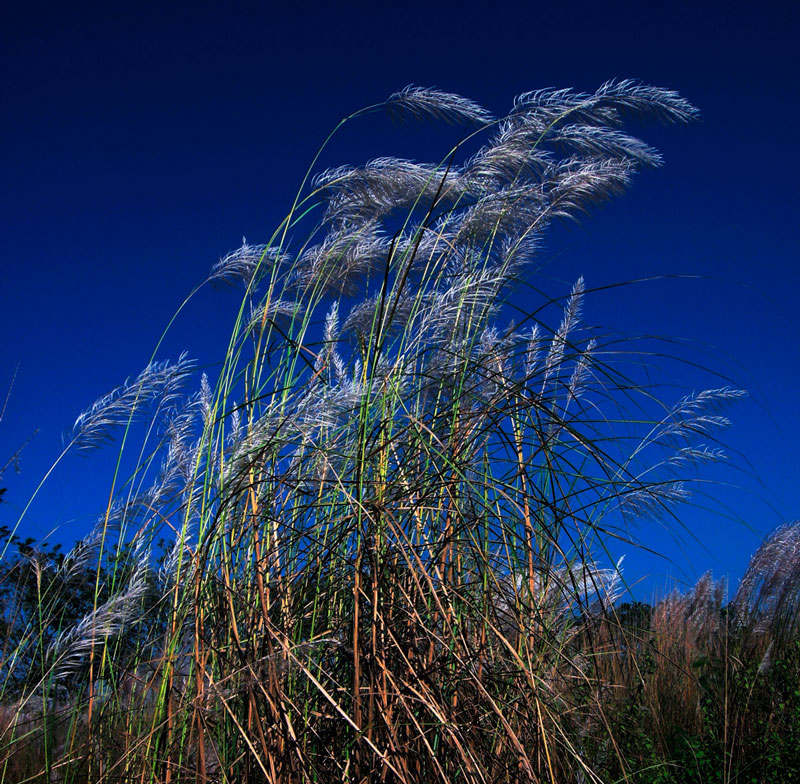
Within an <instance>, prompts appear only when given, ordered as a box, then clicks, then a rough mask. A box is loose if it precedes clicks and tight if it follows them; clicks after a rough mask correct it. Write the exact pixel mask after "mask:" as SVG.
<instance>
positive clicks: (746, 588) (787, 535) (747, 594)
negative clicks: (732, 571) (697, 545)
mask: <svg viewBox="0 0 800 784" xmlns="http://www.w3.org/2000/svg"><path fill="white" fill-rule="evenodd" d="M731 606H732V607H733V609H734V612H735V616H736V618H737V620H738V621H739V622H740V623H744V624H748V625H750V626H751V627H752V628H754V630H755V631H757V632H758V631H760V632H765V631H767V630H770V629H771V630H772V631H773V633H776V634H778V635H782V636H784V637H785V638H787V639H788V638H790V637H791V634H792V633H794V631H795V630H796V629H797V628H798V625H800V522H793V523H786V524H785V525H782V526H780V527H779V528H778V529H777V530H775V531H774V532H773V533H772V534H771V535H770V536H769V537H767V539H766V540H765V541H764V542H763V544H762V545H761V546H760V547H759V548H758V550H756V552H755V553H754V555H753V557H752V558H751V559H750V564H749V566H748V567H747V570H746V571H745V573H744V576H743V577H742V581H741V583H740V584H739V588H738V590H737V591H736V595H735V596H734V598H733V601H732V602H731Z"/></svg>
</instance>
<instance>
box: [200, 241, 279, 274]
mask: <svg viewBox="0 0 800 784" xmlns="http://www.w3.org/2000/svg"><path fill="white" fill-rule="evenodd" d="M279 259H282V260H284V261H285V260H286V258H285V254H284V253H283V252H282V251H281V249H280V248H273V247H270V246H269V245H249V244H248V242H247V240H246V239H245V238H244V237H242V245H241V247H239V248H237V249H236V250H234V251H231V252H230V253H228V254H227V255H226V256H224V257H223V258H221V259H220V260H219V261H218V262H217V263H216V264H215V265H214V266H213V267H212V268H211V274H210V275H209V277H208V279H209V281H211V282H215V283H228V284H233V283H243V284H244V285H245V286H251V285H255V284H257V283H258V280H259V279H260V278H262V277H263V276H264V275H265V273H266V272H267V270H269V269H270V266H271V265H273V264H275V263H276V262H277V261H278V260H279Z"/></svg>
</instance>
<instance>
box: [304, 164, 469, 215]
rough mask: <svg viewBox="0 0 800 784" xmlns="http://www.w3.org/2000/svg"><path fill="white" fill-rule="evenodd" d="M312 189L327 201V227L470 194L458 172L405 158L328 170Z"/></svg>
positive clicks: (453, 199)
mask: <svg viewBox="0 0 800 784" xmlns="http://www.w3.org/2000/svg"><path fill="white" fill-rule="evenodd" d="M313 185H314V187H315V189H319V190H321V191H323V192H324V193H325V195H326V197H327V199H328V206H327V209H326V210H325V217H324V220H325V221H326V222H328V223H336V222H342V221H352V220H356V219H359V220H368V219H371V218H378V217H381V216H383V215H387V214H389V213H390V212H391V211H392V210H394V209H397V208H401V207H403V208H410V207H413V206H414V205H416V204H418V205H420V206H421V207H422V208H423V209H426V208H428V207H429V206H430V205H431V203H432V201H433V199H434V198H437V203H452V202H453V201H457V200H458V199H459V198H460V197H462V196H463V195H464V194H465V193H467V187H466V181H465V180H464V179H463V178H461V177H460V175H459V173H458V172H456V171H454V170H452V169H451V170H450V171H447V170H445V169H444V168H443V167H438V166H432V165H430V164H421V163H415V162H413V161H408V160H403V159H402V158H376V159H375V160H373V161H370V162H369V163H367V164H366V165H365V166H360V167H357V168H353V167H349V166H342V167H339V168H337V169H329V170H327V171H325V172H322V174H319V175H317V176H316V177H315V178H314V181H313ZM437 194H438V197H437Z"/></svg>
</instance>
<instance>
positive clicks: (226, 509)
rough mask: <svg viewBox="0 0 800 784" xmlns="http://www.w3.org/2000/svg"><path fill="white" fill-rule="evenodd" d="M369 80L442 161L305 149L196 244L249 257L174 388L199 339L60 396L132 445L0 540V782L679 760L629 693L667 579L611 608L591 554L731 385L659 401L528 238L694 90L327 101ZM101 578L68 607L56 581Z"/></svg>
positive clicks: (599, 183)
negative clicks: (439, 148)
mask: <svg viewBox="0 0 800 784" xmlns="http://www.w3.org/2000/svg"><path fill="white" fill-rule="evenodd" d="M384 108H387V109H389V110H391V111H392V112H393V113H394V114H395V115H396V116H397V117H398V118H401V119H402V118H409V117H410V118H412V119H419V118H432V119H436V120H444V121H448V122H451V123H453V124H455V125H457V126H460V127H461V128H462V130H461V131H460V140H459V141H458V142H457V143H456V144H455V145H454V146H453V147H452V149H451V150H450V151H448V152H447V154H446V155H445V156H443V158H442V160H441V161H440V162H438V163H435V164H420V163H416V162H413V161H409V160H404V159H399V158H379V159H375V160H372V161H369V162H367V163H366V164H363V165H360V166H343V167H339V168H335V169H329V170H327V171H324V172H322V173H319V174H315V175H314V176H311V173H310V174H309V176H308V177H307V178H306V180H305V181H304V183H303V185H302V188H301V190H300V192H299V194H298V196H297V198H296V200H295V203H294V205H293V206H292V209H291V211H290V212H289V214H288V215H287V217H286V218H285V219H284V221H283V222H282V223H281V225H280V226H279V227H278V228H277V230H276V231H275V233H274V234H273V236H272V237H271V238H270V240H269V242H268V243H266V244H264V245H249V244H247V243H244V244H243V246H242V247H241V248H239V249H238V250H236V251H234V252H232V253H230V254H228V255H227V256H225V257H224V258H223V259H221V260H220V262H219V263H218V264H217V265H215V266H214V268H213V269H212V271H211V274H210V276H209V281H210V282H215V283H217V284H223V283H230V282H234V283H241V284H243V285H244V287H245V295H244V298H243V300H242V307H241V309H240V311H239V314H238V318H237V320H236V324H235V326H234V329H233V331H232V334H231V339H230V343H229V349H228V352H227V354H226V356H225V358H224V361H223V363H222V366H221V369H220V372H219V374H218V377H217V378H216V379H214V380H209V379H208V378H207V377H206V376H205V375H203V376H202V378H201V379H200V383H199V389H198V391H196V392H195V393H193V394H187V393H186V392H185V391H184V389H185V386H186V382H187V379H188V378H189V377H190V374H191V373H192V370H193V368H192V364H191V363H190V362H189V361H188V360H187V359H186V358H185V357H181V358H180V359H179V361H178V362H177V363H176V364H174V365H170V364H167V363H153V364H151V365H150V366H148V367H147V368H146V369H145V370H144V371H143V372H142V373H141V374H140V375H139V376H138V377H137V378H136V379H134V380H133V381H130V382H128V383H127V384H126V385H124V386H123V387H120V388H119V389H118V390H116V391H115V392H112V393H111V394H109V395H107V396H105V397H104V398H101V399H100V400H99V401H98V402H97V403H95V404H94V405H93V406H92V407H90V408H89V409H87V410H86V411H85V412H84V413H83V414H81V416H80V417H79V418H78V420H77V422H76V423H75V427H74V429H73V432H72V434H71V436H70V440H69V444H68V447H67V449H76V450H78V449H83V450H87V449H92V448H95V447H96V446H99V445H101V444H102V443H104V442H107V441H109V440H110V439H112V438H113V437H114V436H115V434H116V433H117V432H118V431H119V432H123V433H124V434H125V438H124V443H125V445H126V449H130V448H131V445H132V443H133V439H134V436H135V435H137V434H138V433H139V432H140V430H142V431H143V432H144V437H143V443H142V446H141V451H140V457H139V459H138V462H137V468H136V470H135V472H134V473H133V476H132V477H131V479H130V480H129V481H128V482H126V483H122V482H119V483H118V485H117V486H116V489H115V490H113V491H112V493H111V497H110V501H109V504H108V507H107V509H106V510H105V512H104V513H103V514H102V515H101V516H100V519H99V522H98V526H97V529H96V530H95V531H94V532H92V533H91V534H90V535H89V536H88V537H87V539H86V540H85V541H84V542H82V543H80V544H79V545H78V546H77V548H76V549H75V550H73V551H72V552H71V553H69V554H67V555H66V556H65V557H63V558H61V557H55V556H53V554H49V555H48V554H47V553H42V552H39V551H35V550H32V549H30V546H28V550H27V551H26V550H21V549H19V548H18V550H17V557H11V556H8V558H7V561H6V566H5V567H4V572H3V576H4V582H3V584H4V585H5V586H11V585H12V584H13V583H12V582H11V581H13V580H14V579H18V580H22V581H23V582H24V585H25V586H26V588H25V592H23V593H20V592H18V591H16V589H11V588H7V589H6V593H5V594H4V595H5V596H6V597H8V598H7V602H8V603H9V604H8V605H7V609H6V613H5V615H4V618H5V619H6V640H7V643H6V645H5V647H4V651H3V658H2V661H0V675H1V676H2V679H3V681H2V682H3V687H2V688H3V690H4V691H3V697H4V704H5V706H6V707H5V712H6V716H5V718H4V720H3V724H2V726H0V733H2V736H1V737H0V759H2V760H3V762H2V764H3V765H4V766H5V767H4V768H2V770H3V771H4V773H3V776H4V777H6V780H9V781H10V780H18V781H22V780H29V781H64V782H82V781H91V782H101V781H102V782H116V781H119V782H123V781H124V782H130V781H140V782H143V783H144V782H189V781H192V782H218V781H219V782H223V781H224V782H234V781H235V782H262V781H269V782H289V781H291V782H294V781H312V782H335V781H347V782H350V781H352V782H362V781H387V782H418V781H426V782H427V781H442V782H445V781H446V782H450V781H468V782H520V781H530V782H571V781H574V782H589V781H612V780H618V779H619V778H623V779H624V778H626V777H627V778H629V779H630V780H647V779H642V778H641V775H645V774H643V773H641V770H644V769H655V768H654V765H655V767H657V768H660V769H664V765H662V764H661V763H662V762H663V761H664V760H669V761H670V762H669V764H670V765H671V764H673V763H672V759H673V758H672V756H670V755H671V754H672V749H671V747H670V746H669V744H668V743H666V742H664V743H662V744H661V745H660V746H658V748H657V749H654V750H653V752H652V755H651V756H647V755H646V754H644V752H643V751H642V750H641V749H640V747H639V746H638V745H637V743H638V740H637V739H640V738H641V737H642V735H641V734H637V733H638V732H639V729H637V728H641V731H642V733H644V732H645V728H647V727H649V725H648V724H647V723H646V722H645V720H644V719H642V721H640V722H638V723H636V724H631V723H630V721H629V719H628V713H626V711H628V710H629V709H628V708H627V707H626V703H625V698H623V697H620V696H618V695H619V693H620V690H622V689H625V690H627V692H626V693H628V694H634V693H636V689H639V688H640V687H641V689H643V690H645V691H646V690H647V689H651V690H652V689H656V691H657V692H658V694H661V693H662V692H664V693H666V692H665V690H666V689H667V686H664V687H663V688H662V687H661V686H660V685H658V684H660V683H661V680H659V679H657V678H656V679H655V680H654V683H656V685H655V686H652V687H651V686H648V685H647V684H648V683H650V681H647V682H645V681H642V680H641V678H643V677H644V676H643V675H641V672H640V668H639V669H637V668H638V663H639V661H640V657H649V658H650V660H652V661H653V662H658V664H656V665H654V666H656V668H658V667H661V666H663V667H666V665H662V664H661V663H660V662H662V661H670V662H674V661H676V660H678V659H679V658H680V657H679V656H678V654H676V653H675V652H674V651H672V650H670V651H662V650H661V649H659V645H662V643H661V642H659V643H653V642H651V641H650V635H651V633H652V629H651V626H652V625H653V624H655V625H656V626H657V625H658V623H659V622H660V621H659V619H660V618H661V617H662V616H664V614H665V613H667V612H668V607H669V605H667V604H665V605H663V606H662V605H660V606H659V607H657V608H655V610H654V611H653V612H652V613H650V612H647V613H643V614H642V613H637V614H635V617H636V619H637V623H640V627H637V630H636V632H635V633H634V631H632V630H631V627H630V624H629V623H619V622H616V623H615V622H614V618H615V617H616V616H615V611H614V610H613V609H612V608H613V605H614V602H615V601H616V599H617V598H619V596H620V595H621V593H622V587H621V580H620V575H619V571H618V569H616V568H610V569H609V568H601V566H600V565H598V561H597V560H596V559H602V558H603V557H604V555H605V552H604V549H603V547H604V541H605V540H606V537H607V536H609V535H613V534H614V533H615V532H617V531H620V530H622V529H623V526H624V525H625V524H626V523H627V522H628V521H630V520H632V519H634V518H637V517H642V516H647V517H652V516H654V515H664V514H671V513H672V511H671V510H672V508H673V506H674V504H676V503H679V502H681V501H683V500H685V498H686V497H687V495H688V491H687V486H686V484H685V483H684V482H683V481H682V479H681V477H680V475H679V473H680V471H679V470H680V469H681V468H682V467H685V466H687V465H689V464H696V463H702V462H707V461H709V460H716V459H719V458H720V457H721V452H720V451H719V450H718V448H716V447H715V446H713V444H714V438H715V433H716V432H717V431H718V430H719V429H720V428H723V427H725V426H726V425H727V424H728V422H727V419H726V418H725V417H724V415H723V413H722V410H723V409H724V407H725V406H726V405H728V404H729V403H731V402H734V401H735V400H736V399H738V398H739V397H740V396H741V393H740V392H738V391H736V390H732V389H730V388H727V387H725V388H721V389H715V390H709V391H705V392H701V393H697V394H693V395H691V396H688V397H685V398H684V399H682V400H680V401H678V402H677V403H676V404H674V405H668V404H663V403H661V402H659V401H658V400H657V399H656V398H655V397H654V395H653V392H652V390H651V389H650V388H649V387H648V386H645V385H642V384H638V383H637V382H636V381H635V380H634V379H632V378H630V377H629V376H628V375H626V374H623V373H622V371H621V367H622V365H620V364H618V363H617V362H616V361H615V359H616V357H617V355H616V353H615V350H614V348H613V346H612V345H611V344H610V343H608V344H607V343H605V342H604V339H603V337H602V336H601V335H599V334H593V333H592V331H591V330H589V329H587V328H586V327H585V326H584V325H583V324H582V322H581V308H582V305H583V299H584V296H585V292H586V287H585V284H584V281H583V280H582V279H580V280H578V281H577V282H576V283H575V285H574V286H573V288H572V290H571V291H565V292H563V296H562V297H561V298H560V299H558V298H556V299H555V300H553V299H550V298H548V297H543V296H542V295H541V294H539V293H537V292H536V289H535V288H534V285H535V283H536V280H535V277H534V276H533V273H532V265H533V263H534V260H535V258H536V253H537V250H538V247H539V243H540V242H541V238H542V235H543V233H544V231H545V230H546V228H547V227H548V225H549V224H550V223H551V222H552V221H554V220H557V219H574V218H577V217H578V216H580V215H581V214H582V213H584V212H586V211H587V210H588V209H590V208H591V207H593V206H594V205H596V204H598V203H600V202H602V201H604V200H605V199H607V198H609V197H611V196H613V195H616V194H618V193H621V192H622V191H623V190H624V189H625V188H626V187H627V186H628V184H629V182H630V179H631V176H632V175H633V173H634V172H635V171H636V170H637V169H638V168H640V167H642V166H652V165H657V164H658V163H659V157H658V154H657V152H656V151H655V150H653V149H652V148H650V147H649V146H647V145H646V144H645V143H643V142H642V141H640V140H639V139H637V138H636V137H634V136H631V135H629V134H628V133H627V132H626V131H625V130H624V122H623V121H624V120H625V119H626V118H627V117H629V116H636V117H652V118H656V119H659V120H663V121H672V122H685V121H688V120H691V119H693V118H694V117H695V115H696V111H695V110H694V108H693V107H692V106H691V105H689V104H688V103H687V102H686V101H684V100H683V99H682V98H680V97H679V96H678V95H677V94H675V93H673V92H671V91H668V90H663V89H659V88H653V87H647V86H643V85H639V84H636V83H634V82H630V81H623V82H612V83H607V84H605V85H603V86H602V87H601V88H600V89H599V90H598V91H597V92H596V93H594V94H581V93H575V92H573V91H570V90H545V91H537V92H531V93H526V94H523V95H521V96H519V97H518V98H517V99H516V100H515V102H514V104H513V107H512V109H511V111H510V112H509V113H508V114H507V115H505V116H504V117H502V118H499V119H497V118H494V117H493V116H492V115H490V113H489V112H487V111H486V110H484V109H482V108H481V107H479V106H477V105H476V104H474V103H473V102H471V101H468V100H466V99H464V98H461V97H459V96H455V95H451V94H447V93H443V92H440V91H437V90H429V89H422V88H407V89H405V90H403V91H401V92H399V93H396V94H395V95H393V96H391V97H390V98H389V99H388V100H387V101H386V102H385V103H384V104H380V105H376V106H373V107H369V109H366V110H363V111H362V112H358V113H356V114H354V115H351V116H350V117H348V118H346V119H345V120H343V121H342V124H344V123H346V122H349V121H351V120H354V119H355V118H356V117H358V116H359V115H361V114H365V113H368V112H373V111H378V110H380V109H384ZM340 125H341V124H340ZM315 160H316V159H315ZM298 238H299V239H298ZM526 287H527V288H526ZM553 306H558V307H559V308H560V310H561V313H560V316H559V317H558V319H556V320H555V324H554V326H553V327H552V328H548V326H547V323H546V321H545V317H544V314H546V312H547V311H546V308H552V307H553ZM512 309H514V310H515V311H516V319H515V321H514V323H508V312H509V310H512ZM631 411H632V412H633V414H632V415H631V414H630V413H626V412H631ZM134 423H139V424H135V426H134ZM142 423H143V424H142ZM704 441H710V442H711V443H712V445H711V446H708V445H707V444H705V443H704ZM8 535H9V537H11V536H12V532H10V531H9V532H8ZM10 541H12V544H13V540H10ZM87 574H88V575H89V577H90V580H89V587H90V590H89V599H88V604H89V605H90V606H88V607H86V608H85V610H86V611H85V612H84V613H83V614H82V615H80V614H77V613H75V612H74V611H73V610H72V609H71V605H69V604H68V603H66V602H67V600H66V598H65V597H67V596H69V595H70V588H69V586H70V585H71V583H70V580H72V579H75V580H77V579H78V577H80V579H81V580H84V583H82V584H83V585H85V579H86V577H87ZM22 575H26V576H25V577H23V576H22ZM19 584H20V585H21V584H23V583H19ZM31 591H33V593H31ZM26 592H27V593H26ZM23 596H27V597H28V599H26V600H25V601H22V602H21V604H19V609H18V610H17V611H15V612H9V610H8V606H12V605H13V603H14V602H15V601H16V602H18V603H19V601H20V597H23ZM31 597H33V598H31ZM675 601H678V600H675ZM681 601H682V600H681ZM737 601H738V598H737ZM746 601H749V600H745V599H742V601H741V602H740V603H739V604H736V602H734V604H735V606H736V607H739V606H740V605H741V606H744V605H743V604H742V603H746ZM751 604H752V602H751ZM773 604H775V606H776V607H777V604H780V602H778V603H777V604H776V603H774V602H773ZM773 604H770V607H772V606H773ZM795 605H796V601H795V600H794V598H790V599H788V600H787V601H786V602H785V603H784V604H780V606H781V608H783V607H785V608H786V610H785V613H784V610H783V609H782V610H781V611H780V613H778V610H777V609H775V610H774V613H777V614H776V615H775V617H776V618H777V617H778V615H779V616H780V618H781V619H782V620H781V626H782V627H783V626H786V624H789V621H787V620H786V618H787V617H788V616H789V614H791V610H792V608H794V607H795ZM748 606H750V605H748ZM742 612H744V611H742ZM748 612H750V611H748ZM781 613H783V614H781ZM640 615H641V616H642V617H641V618H640V617H639V616H640ZM651 615H652V618H651V617H650V616H651ZM645 616H647V617H646V622H645ZM726 617H727V616H726ZM742 617H747V618H750V617H753V616H752V612H751V614H750V615H748V614H747V613H744V615H743V616H742ZM720 623H721V621H720ZM792 623H793V621H792ZM703 628H704V629H705V627H703ZM621 634H624V635H625V636H624V639H625V640H628V642H625V643H624V644H622V643H621V640H622V639H623V638H621V637H620V635H621ZM703 634H705V631H703ZM715 635H717V628H716V627H714V631H713V634H712V633H711V632H709V635H707V636H708V638H709V639H712V638H713V639H716V636H715ZM656 636H658V635H656ZM789 636H790V637H791V635H789ZM659 639H660V637H659ZM638 640H641V643H639V642H637V641H638ZM666 644H667V643H666V642H665V643H663V645H666ZM681 644H683V645H684V648H686V646H687V645H688V643H681ZM687 650H688V648H687ZM692 651H694V649H692ZM692 655H694V652H693V653H692ZM684 671H686V672H694V670H692V667H689V668H688V669H687V668H683V669H681V670H680V672H684ZM642 672H643V671H642ZM670 672H672V671H671V670H670ZM634 674H636V677H634ZM648 677H649V676H648ZM670 677H673V678H677V677H678V676H672V675H671V676H670ZM688 677H689V676H687V678H688ZM636 678H639V680H638V681H637V680H636ZM692 678H694V680H693V681H692V682H693V683H694V682H697V683H700V681H699V679H698V678H696V677H695V676H694V675H692ZM651 680H653V679H652V678H651ZM662 680H663V679H662ZM678 680H680V679H679V678H678ZM689 682H690V681H689V680H686V681H685V682H684V681H681V683H680V684H679V685H678V686H675V688H676V689H677V690H678V691H680V689H682V688H688V686H686V684H688V683H689ZM670 688H672V687H670ZM648 693H649V692H648ZM696 693H697V694H700V692H696ZM705 693H706V692H703V694H705ZM652 699H653V700H654V699H655V697H653V698H652ZM675 699H678V698H675ZM692 699H695V692H692ZM697 699H700V697H697ZM764 699H765V700H766V699H767V698H764ZM648 704H654V703H648ZM659 710H660V709H659ZM648 715H650V714H648ZM684 718H685V717H682V716H681V717H677V718H676V719H675V721H676V722H681V721H684ZM618 719H619V721H617V720H618ZM650 720H652V716H651V717H650V719H648V721H650ZM687 726H688V725H687ZM625 733H627V735H626V734H625ZM617 736H620V739H619V740H618V738H617ZM658 737H660V736H658ZM725 748H726V749H727V748H728V747H727V746H725ZM30 749H35V750H36V751H35V754H31V753H30V751H29V750H30ZM26 750H27V751H26ZM648 753H649V752H648ZM651 759H655V760H657V763H652V762H651ZM664 764H666V763H664ZM675 764H681V765H684V766H685V761H683V762H680V763H675ZM728 769H729V770H733V767H732V764H731V765H729V766H728ZM636 776H640V778H639V779H635V777H636ZM726 780H729V779H726Z"/></svg>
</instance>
